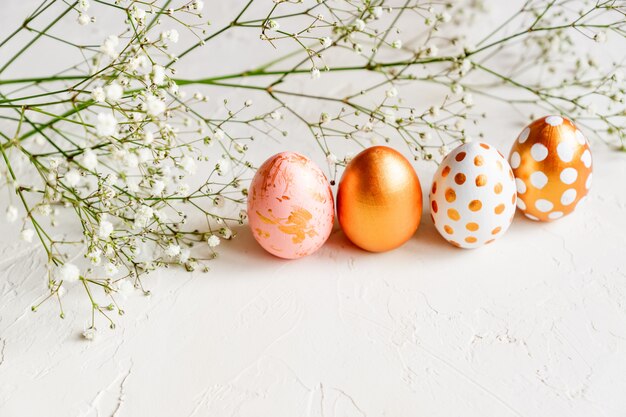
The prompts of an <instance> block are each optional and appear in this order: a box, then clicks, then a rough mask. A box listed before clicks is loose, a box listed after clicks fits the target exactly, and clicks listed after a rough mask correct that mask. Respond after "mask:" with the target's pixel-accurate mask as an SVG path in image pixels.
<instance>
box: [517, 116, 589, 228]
mask: <svg viewBox="0 0 626 417" xmlns="http://www.w3.org/2000/svg"><path fill="white" fill-rule="evenodd" d="M509 162H510V164H511V167H512V168H513V174H514V175H515V181H516V184H517V197H518V198H517V206H518V207H519V209H520V210H521V211H522V212H523V213H524V214H525V215H526V217H528V218H530V219H532V220H539V221H544V222H545V221H551V220H555V219H558V218H561V217H563V216H566V215H568V214H569V213H571V212H572V211H574V209H575V208H576V207H577V205H578V203H579V202H580V201H581V200H582V199H583V198H584V197H585V196H586V195H587V193H588V192H589V189H590V188H591V179H592V161H591V149H590V148H589V142H588V141H587V139H586V138H585V136H584V135H583V133H582V132H581V131H580V130H579V129H578V128H577V127H576V125H574V123H572V121H571V120H569V119H567V118H565V117H561V116H547V117H542V118H541V119H538V120H535V121H534V122H532V123H531V124H530V125H528V126H526V128H524V130H522V133H520V135H519V136H518V138H517V140H516V141H515V143H514V144H513V147H512V148H511V154H510V156H509Z"/></svg>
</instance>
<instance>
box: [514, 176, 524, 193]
mask: <svg viewBox="0 0 626 417" xmlns="http://www.w3.org/2000/svg"><path fill="white" fill-rule="evenodd" d="M515 185H516V186H517V192H518V193H519V194H524V193H525V192H526V184H524V181H522V180H520V179H519V178H515Z"/></svg>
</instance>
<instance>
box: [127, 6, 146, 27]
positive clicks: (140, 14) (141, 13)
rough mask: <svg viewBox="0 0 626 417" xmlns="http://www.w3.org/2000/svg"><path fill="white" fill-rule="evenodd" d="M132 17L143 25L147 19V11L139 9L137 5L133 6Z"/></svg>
mask: <svg viewBox="0 0 626 417" xmlns="http://www.w3.org/2000/svg"><path fill="white" fill-rule="evenodd" d="M130 16H131V17H132V18H133V19H134V20H135V21H137V22H139V23H142V22H143V20H144V19H145V18H146V11H145V10H144V9H142V8H141V7H138V6H137V5H136V4H135V5H133V7H132V9H131V12H130Z"/></svg>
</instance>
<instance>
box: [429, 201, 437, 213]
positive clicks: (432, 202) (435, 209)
mask: <svg viewBox="0 0 626 417" xmlns="http://www.w3.org/2000/svg"><path fill="white" fill-rule="evenodd" d="M430 206H431V207H432V208H433V212H435V213H437V210H439V207H437V202H436V201H435V200H433V201H431V203H430Z"/></svg>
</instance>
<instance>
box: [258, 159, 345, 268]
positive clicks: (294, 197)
mask: <svg viewBox="0 0 626 417" xmlns="http://www.w3.org/2000/svg"><path fill="white" fill-rule="evenodd" d="M334 218H335V209H334V201H333V194H332V191H331V189H330V184H329V183H328V180H327V179H326V177H325V176H324V173H323V172H322V170H321V169H320V168H319V167H318V166H317V165H315V163H313V162H312V161H311V160H310V159H309V158H307V157H306V156H303V155H300V154H298V153H295V152H282V153H279V154H276V155H274V156H272V157H271V158H269V159H268V160H267V161H265V162H264V163H263V165H261V167H260V168H259V170H258V171H257V173H256V174H255V175H254V178H253V179H252V183H251V184H250V189H249V192H248V221H249V225H250V228H251V229H252V234H253V236H254V238H255V239H256V241H257V242H259V244H260V245H261V246H262V247H263V248H264V249H265V250H267V251H268V252H269V253H271V254H273V255H276V256H278V257H280V258H286V259H295V258H301V257H303V256H306V255H310V254H312V253H313V252H315V251H316V250H317V249H319V248H320V247H321V246H322V245H323V244H324V242H326V240H327V239H328V236H329V235H330V232H331V230H332V228H333V221H334Z"/></svg>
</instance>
